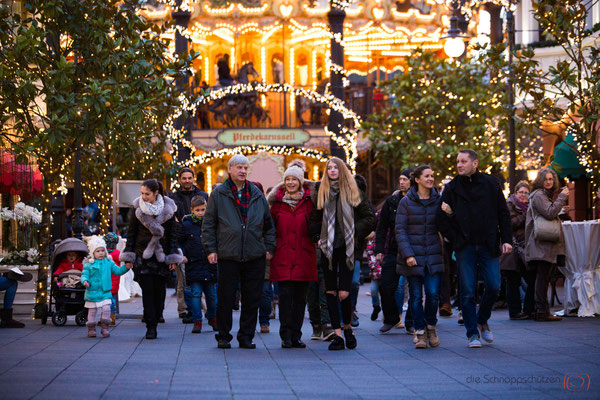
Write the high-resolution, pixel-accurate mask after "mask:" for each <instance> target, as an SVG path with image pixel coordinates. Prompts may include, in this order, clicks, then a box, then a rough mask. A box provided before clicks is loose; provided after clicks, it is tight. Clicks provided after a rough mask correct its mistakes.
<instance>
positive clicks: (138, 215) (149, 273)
mask: <svg viewBox="0 0 600 400" xmlns="http://www.w3.org/2000/svg"><path fill="white" fill-rule="evenodd" d="M140 191H141V196H140V197H138V198H137V199H135V200H134V201H133V207H134V209H133V210H132V211H131V212H130V213H129V229H128V230H127V245H126V247H125V250H124V251H123V252H122V253H121V256H120V260H121V261H122V262H124V263H125V266H127V267H128V268H132V267H133V272H134V273H135V280H136V281H137V282H138V283H139V284H140V286H141V288H142V301H143V305H144V320H145V321H146V329H147V331H146V339H156V336H157V332H156V325H157V323H158V322H159V319H160V318H161V314H162V310H163V308H164V303H165V287H166V281H167V278H168V277H169V274H170V271H172V270H173V269H174V268H175V267H176V265H177V264H180V263H181V262H182V260H183V257H182V256H181V254H180V253H179V252H178V250H177V243H176V235H175V234H174V231H173V229H174V223H175V217H174V215H175V211H176V210H177V206H176V205H175V202H174V201H173V200H171V199H170V198H168V197H165V196H164V195H163V190H162V185H161V184H160V183H159V182H158V181H157V180H156V179H147V180H145V181H144V182H143V183H142V186H141V190H140Z"/></svg>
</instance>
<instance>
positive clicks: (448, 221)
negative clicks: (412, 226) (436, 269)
mask: <svg viewBox="0 0 600 400" xmlns="http://www.w3.org/2000/svg"><path fill="white" fill-rule="evenodd" d="M478 165H479V160H478V157H477V153H476V152H475V151H473V150H460V151H459V153H458V157H457V170H458V176H457V177H455V178H454V179H453V180H452V181H451V182H450V183H448V184H447V185H446V188H445V189H444V192H443V193H442V205H441V207H440V209H439V210H438V224H439V227H440V231H441V233H442V235H443V236H444V237H446V238H448V239H449V240H450V242H452V245H453V248H454V251H455V254H456V263H457V267H458V274H459V284H460V293H461V299H460V300H461V306H462V314H463V319H464V322H465V328H466V329H467V338H468V346H469V347H481V342H480V341H479V339H480V334H481V338H483V340H484V341H486V342H488V343H491V342H492V341H493V340H494V336H493V334H492V332H491V330H490V327H489V325H488V320H489V319H490V317H491V315H492V307H493V306H494V302H495V301H496V298H497V297H498V292H499V290H500V266H499V262H498V257H499V256H500V253H501V252H502V253H510V252H511V251H512V245H511V242H512V231H511V226H510V213H509V212H508V208H507V207H506V199H505V198H504V194H503V193H502V189H501V187H500V185H499V184H498V181H497V180H496V178H494V177H492V176H490V175H487V174H484V173H482V172H479V170H478V169H477V167H478ZM478 269H479V270H480V271H481V274H482V276H483V282H484V288H485V289H484V292H483V294H482V296H481V301H480V303H479V312H477V310H476V304H475V285H476V283H477V271H478Z"/></svg>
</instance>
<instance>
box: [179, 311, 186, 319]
mask: <svg viewBox="0 0 600 400" xmlns="http://www.w3.org/2000/svg"><path fill="white" fill-rule="evenodd" d="M187 316H188V313H185V312H180V313H179V318H185V317H187Z"/></svg>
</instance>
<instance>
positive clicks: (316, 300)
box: [306, 250, 331, 328]
mask: <svg viewBox="0 0 600 400" xmlns="http://www.w3.org/2000/svg"><path fill="white" fill-rule="evenodd" d="M318 254H322V253H321V250H318ZM318 257H319V263H318V265H317V271H318V273H319V279H318V281H316V282H310V283H309V284H308V293H307V295H306V301H307V303H308V316H309V318H310V323H311V325H313V326H321V328H324V327H325V326H327V325H329V324H330V323H331V321H330V320H329V311H328V310H327V298H326V297H325V280H324V278H323V268H327V258H325V257H322V256H318Z"/></svg>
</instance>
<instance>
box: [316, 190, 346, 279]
mask: <svg viewBox="0 0 600 400" xmlns="http://www.w3.org/2000/svg"><path fill="white" fill-rule="evenodd" d="M338 216H342V220H341V221H339V219H338ZM336 223H339V224H341V227H342V232H343V233H344V243H345V244H346V266H348V269H349V270H350V271H354V208H353V207H352V206H351V205H350V203H349V202H348V199H341V198H340V188H339V184H338V181H333V182H331V186H330V189H329V200H328V201H327V203H326V204H325V206H324V207H323V224H322V225H321V250H322V251H323V254H325V256H326V257H327V259H328V260H329V269H330V270H331V269H333V266H332V264H331V259H332V256H333V241H334V239H335V224H336Z"/></svg>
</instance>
